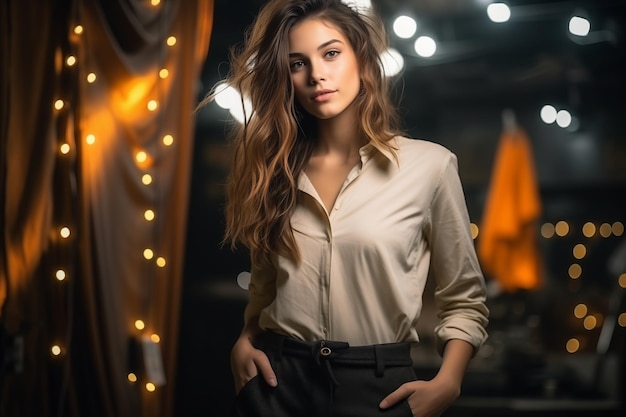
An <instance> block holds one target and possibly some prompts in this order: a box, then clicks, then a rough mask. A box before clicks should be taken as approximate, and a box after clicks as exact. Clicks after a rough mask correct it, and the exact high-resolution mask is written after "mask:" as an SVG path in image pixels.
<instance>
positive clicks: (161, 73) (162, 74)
mask: <svg viewBox="0 0 626 417" xmlns="http://www.w3.org/2000/svg"><path fill="white" fill-rule="evenodd" d="M168 75H170V72H169V71H168V70H167V69H166V68H163V69H162V70H161V71H159V77H160V78H161V79H165V78H167V76H168Z"/></svg>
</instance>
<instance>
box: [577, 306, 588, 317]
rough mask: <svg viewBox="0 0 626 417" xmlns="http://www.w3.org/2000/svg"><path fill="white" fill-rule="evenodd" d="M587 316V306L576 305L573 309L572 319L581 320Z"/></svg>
mask: <svg viewBox="0 0 626 417" xmlns="http://www.w3.org/2000/svg"><path fill="white" fill-rule="evenodd" d="M586 314H587V306H586V305H584V304H577V305H576V307H574V317H576V318H578V319H582V318H583V317H585V315H586Z"/></svg>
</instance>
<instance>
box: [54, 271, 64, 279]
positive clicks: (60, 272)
mask: <svg viewBox="0 0 626 417" xmlns="http://www.w3.org/2000/svg"><path fill="white" fill-rule="evenodd" d="M54 275H55V277H56V279H58V280H59V281H63V280H64V279H65V271H64V270H62V269H59V270H57V272H56V274H54Z"/></svg>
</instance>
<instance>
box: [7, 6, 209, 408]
mask: <svg viewBox="0 0 626 417" xmlns="http://www.w3.org/2000/svg"><path fill="white" fill-rule="evenodd" d="M32 3H33V4H29V2H22V1H17V0H9V1H5V2H0V14H1V16H0V31H1V33H0V54H1V55H0V57H1V59H2V65H1V67H2V68H1V69H0V80H1V85H0V92H1V97H2V102H1V103H0V117H1V119H0V120H1V123H2V125H1V130H0V135H1V137H0V139H1V141H0V143H1V145H0V151H1V154H0V155H1V158H0V173H1V176H2V181H1V182H0V187H1V188H0V190H1V193H0V199H1V200H0V201H1V203H2V208H3V210H2V215H1V216H0V218H1V219H2V220H0V221H1V222H2V223H1V224H2V239H1V241H2V246H1V248H2V251H1V253H0V267H1V269H0V307H1V310H0V320H1V326H2V327H1V329H2V350H1V351H0V352H1V354H2V359H3V362H4V363H5V364H7V366H5V369H4V371H3V372H2V381H1V382H2V394H1V395H2V401H1V404H2V405H1V406H0V413H1V414H0V416H4V415H11V416H16V417H17V416H37V417H44V416H52V415H63V416H66V415H73V416H85V415H89V416H116V417H119V416H150V417H158V416H170V415H171V414H172V410H173V404H174V391H175V390H174V386H175V384H176V369H175V366H176V356H177V339H178V327H179V324H178V321H179V308H180V306H179V302H180V296H181V283H182V279H183V277H182V271H183V260H184V250H185V247H184V243H185V230H186V215H187V201H188V193H189V184H190V175H191V170H190V169H191V153H192V150H193V137H194V122H193V115H192V112H193V108H194V106H195V103H196V101H197V97H196V93H197V91H198V89H197V83H198V82H199V76H200V70H201V67H202V65H203V63H204V60H205V58H206V54H207V52H208V46H209V41H210V36H211V30H212V23H213V0H185V1H182V0H170V1H164V0H162V1H161V2H149V1H141V0H107V1H95V0H72V1H49V2H32ZM152 3H156V4H154V5H153V4H152Z"/></svg>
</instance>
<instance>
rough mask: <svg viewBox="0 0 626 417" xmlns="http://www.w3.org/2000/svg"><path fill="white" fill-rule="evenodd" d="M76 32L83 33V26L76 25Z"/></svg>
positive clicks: (77, 33)
mask: <svg viewBox="0 0 626 417" xmlns="http://www.w3.org/2000/svg"><path fill="white" fill-rule="evenodd" d="M74 33H75V34H76V35H80V34H81V33H83V27H82V26H81V25H76V26H74Z"/></svg>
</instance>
